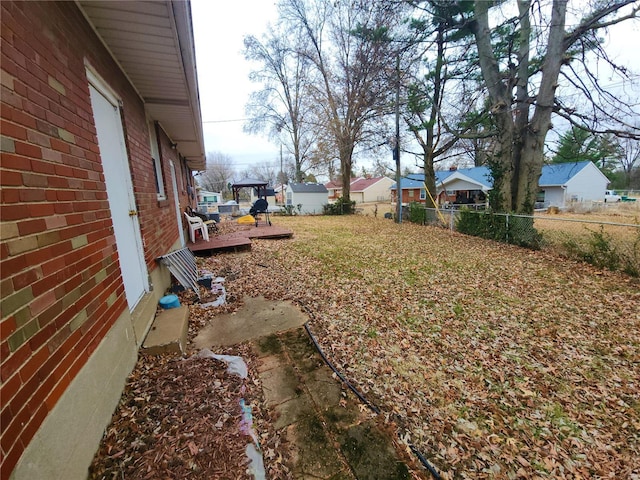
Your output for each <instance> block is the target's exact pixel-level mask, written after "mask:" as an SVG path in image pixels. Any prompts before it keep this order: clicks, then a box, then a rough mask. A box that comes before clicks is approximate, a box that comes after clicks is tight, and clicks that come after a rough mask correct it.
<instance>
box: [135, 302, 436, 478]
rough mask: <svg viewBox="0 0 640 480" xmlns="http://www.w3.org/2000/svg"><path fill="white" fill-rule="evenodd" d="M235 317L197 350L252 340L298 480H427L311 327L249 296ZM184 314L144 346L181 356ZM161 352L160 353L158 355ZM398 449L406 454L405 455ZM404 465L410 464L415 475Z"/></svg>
mask: <svg viewBox="0 0 640 480" xmlns="http://www.w3.org/2000/svg"><path fill="white" fill-rule="evenodd" d="M243 302H244V306H243V308H241V309H239V310H238V311H236V312H235V313H232V314H227V315H220V316H218V317H215V320H214V322H213V323H212V325H210V326H208V327H206V328H204V329H202V330H201V331H200V333H199V334H198V335H197V336H196V338H195V339H194V346H196V347H197V348H198V349H202V348H209V349H211V350H213V351H215V350H216V347H220V346H229V345H235V344H239V343H242V342H246V341H248V342H250V343H251V345H252V348H253V349H254V352H255V353H256V355H257V357H258V360H259V365H258V374H259V377H260V382H261V384H262V389H263V393H264V398H265V403H266V407H267V408H268V409H270V410H271V411H272V412H273V413H274V414H275V415H274V416H273V418H275V424H274V428H275V429H276V430H277V431H279V433H280V435H281V436H282V438H283V440H284V441H286V442H287V443H288V444H289V445H290V446H291V448H292V452H293V454H292V459H291V461H292V463H293V465H288V467H289V468H291V470H292V472H293V474H294V478H296V479H305V480H306V479H309V480H311V479H316V480H318V479H327V480H329V479H330V480H342V479H345V480H346V479H358V480H383V479H384V480H396V479H410V478H426V476H425V474H424V470H422V469H421V468H420V467H416V466H415V462H413V459H412V458H411V457H407V458H406V459H401V458H400V456H399V454H398V449H396V447H395V446H394V440H395V434H394V432H392V431H386V430H385V429H384V425H382V423H381V420H380V417H378V416H376V415H374V414H372V413H371V412H370V410H369V409H368V407H366V406H364V405H363V404H362V403H360V401H359V400H358V399H357V398H356V396H355V395H354V394H353V392H352V391H350V390H349V389H348V388H346V387H345V386H344V385H343V384H342V382H340V381H339V380H338V379H337V377H336V376H335V375H334V373H333V371H332V370H331V368H329V367H328V366H327V365H326V363H325V362H324V360H323V359H322V357H321V356H320V354H319V353H318V351H317V350H316V348H315V346H314V345H313V342H312V341H311V339H310V338H309V336H308V334H307V332H306V330H305V329H304V327H303V325H304V323H305V322H306V321H307V317H306V315H304V314H303V313H302V312H301V311H300V310H299V309H298V308H296V307H295V306H293V305H292V304H290V303H288V302H272V301H267V300H265V299H263V298H244V299H243ZM186 311H187V308H186V307H181V308H180V309H171V310H167V311H164V312H161V314H160V315H159V317H158V318H156V322H155V323H154V326H153V327H152V330H151V332H150V333H149V337H148V338H147V340H146V341H145V345H144V349H145V350H147V351H148V352H150V353H165V352H168V351H175V352H176V353H177V352H183V351H184V342H185V340H186V322H187V314H186ZM156 350H157V352H156ZM400 451H401V450H400ZM405 460H407V461H409V462H411V464H412V466H413V470H410V468H409V466H408V465H407V463H405Z"/></svg>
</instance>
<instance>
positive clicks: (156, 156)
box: [149, 122, 167, 200]
mask: <svg viewBox="0 0 640 480" xmlns="http://www.w3.org/2000/svg"><path fill="white" fill-rule="evenodd" d="M149 141H150V142H151V158H153V172H154V173H155V177H156V192H157V194H158V200H165V199H166V198H167V197H166V195H165V193H164V177H163V175H162V162H161V161H160V149H159V148H158V136H157V135H156V125H155V124H154V123H151V122H149Z"/></svg>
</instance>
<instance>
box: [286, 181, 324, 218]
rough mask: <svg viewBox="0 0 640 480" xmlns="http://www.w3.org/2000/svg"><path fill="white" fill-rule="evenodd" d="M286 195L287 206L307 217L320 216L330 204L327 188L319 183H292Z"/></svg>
mask: <svg viewBox="0 0 640 480" xmlns="http://www.w3.org/2000/svg"><path fill="white" fill-rule="evenodd" d="M286 195H287V205H291V206H292V207H293V208H294V209H295V210H296V211H299V212H300V213H302V214H305V215H309V214H320V213H322V212H323V207H324V206H325V205H326V204H327V203H329V196H328V192H327V188H326V187H325V186H324V185H321V184H319V183H290V184H289V185H287V188H286ZM298 206H299V207H298Z"/></svg>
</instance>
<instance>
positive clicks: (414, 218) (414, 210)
mask: <svg viewBox="0 0 640 480" xmlns="http://www.w3.org/2000/svg"><path fill="white" fill-rule="evenodd" d="M426 211H427V209H426V208H425V206H424V205H423V204H422V203H418V202H411V203H410V204H409V208H408V213H407V215H408V218H407V220H409V221H410V222H411V223H419V224H420V225H424V223H425V218H426Z"/></svg>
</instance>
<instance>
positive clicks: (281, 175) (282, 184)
mask: <svg viewBox="0 0 640 480" xmlns="http://www.w3.org/2000/svg"><path fill="white" fill-rule="evenodd" d="M283 177H284V172H283V171H282V143H281V144H280V201H281V202H282V205H285V204H286V202H285V199H284V178H283Z"/></svg>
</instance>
